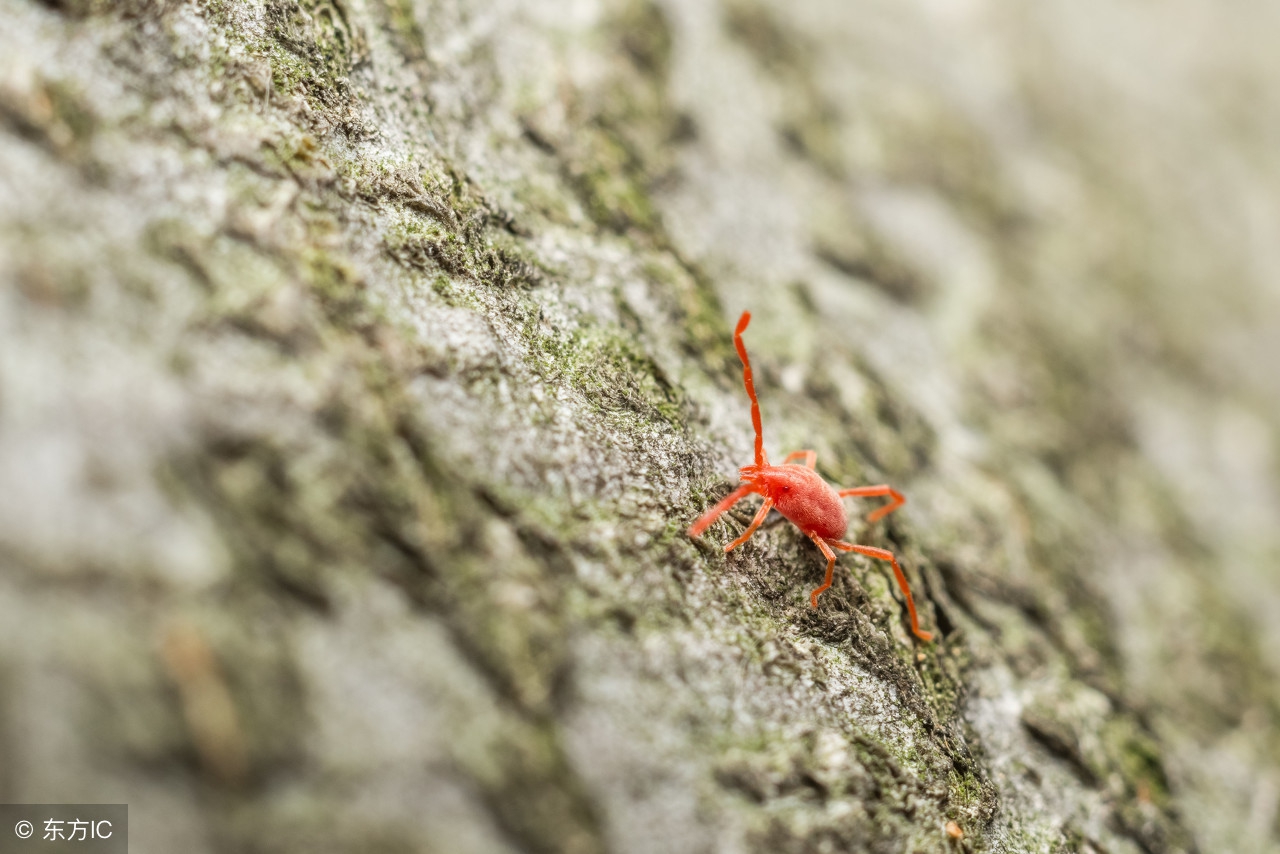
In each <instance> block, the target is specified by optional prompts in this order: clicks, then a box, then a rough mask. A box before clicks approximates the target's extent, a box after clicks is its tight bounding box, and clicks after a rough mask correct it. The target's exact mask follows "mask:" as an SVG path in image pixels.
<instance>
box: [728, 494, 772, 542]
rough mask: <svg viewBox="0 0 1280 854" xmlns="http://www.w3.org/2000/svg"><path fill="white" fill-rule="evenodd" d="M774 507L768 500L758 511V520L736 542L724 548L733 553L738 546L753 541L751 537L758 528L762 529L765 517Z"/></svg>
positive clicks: (753, 520) (753, 521) (752, 522)
mask: <svg viewBox="0 0 1280 854" xmlns="http://www.w3.org/2000/svg"><path fill="white" fill-rule="evenodd" d="M772 507H773V502H772V501H771V500H769V499H768V498H766V499H765V500H764V503H763V504H761V505H760V509H759V510H757V511H756V518H754V519H752V520H751V524H750V525H748V526H747V530H745V531H743V532H742V536H741V537H738V539H736V540H734V541H733V542H732V543H729V545H727V546H725V547H724V550H725V551H726V552H731V551H733V550H734V549H736V548H737V547H738V546H740V545H742V544H743V543H745V542H746V541H747V540H749V539H751V535H752V534H754V533H755V532H756V528H759V527H760V523H761V522H763V521H764V517H765V516H768V515H769V510H770V509H771V508H772Z"/></svg>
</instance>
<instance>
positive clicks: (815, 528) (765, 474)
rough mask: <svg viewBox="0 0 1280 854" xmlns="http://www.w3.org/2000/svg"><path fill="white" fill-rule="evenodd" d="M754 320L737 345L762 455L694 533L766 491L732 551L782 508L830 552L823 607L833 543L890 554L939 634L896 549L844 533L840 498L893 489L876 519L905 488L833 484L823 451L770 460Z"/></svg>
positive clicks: (922, 634)
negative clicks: (751, 353)
mask: <svg viewBox="0 0 1280 854" xmlns="http://www.w3.org/2000/svg"><path fill="white" fill-rule="evenodd" d="M750 322H751V312H749V311H744V312H743V313H742V317H741V318H739V320H738V327H737V329H735V330H734V331H733V346H734V347H736V348H738V358H740V359H742V384H743V385H744V386H746V388H747V397H749V398H751V423H752V425H753V426H754V427H755V428H756V461H755V463H754V464H752V465H749V466H743V467H742V468H740V469H739V470H738V476H739V477H740V478H741V479H742V483H741V484H739V486H738V488H737V489H735V490H734V491H733V492H730V493H729V494H728V495H726V496H725V497H724V498H723V499H722V500H721V501H720V503H719V504H717V505H716V506H715V507H712V508H711V509H710V510H708V511H707V512H706V513H704V514H703V515H702V518H700V519H698V521H696V522H694V523H693V524H692V525H690V526H689V536H690V537H696V536H699V535H700V534H701V533H702V532H703V531H705V530H706V529H707V526H709V525H710V524H711V523H712V522H714V521H715V520H716V519H717V518H719V516H720V514H721V513H724V512H725V511H726V510H728V509H729V508H730V507H732V506H733V505H735V504H737V503H738V502H739V501H741V500H742V499H744V498H746V497H747V496H748V495H750V494H751V493H753V492H754V493H756V494H758V495H762V496H764V504H762V505H760V509H759V510H757V511H756V516H755V518H754V519H752V520H751V524H750V525H748V526H747V530H745V531H743V532H742V536H740V537H738V539H736V540H734V541H733V542H732V543H729V545H727V546H725V547H724V550H725V551H726V552H730V551H733V550H734V549H736V548H737V547H738V546H740V545H742V544H743V543H745V542H746V541H747V540H748V539H749V538H750V537H751V535H752V534H754V533H755V531H756V528H759V527H760V523H762V522H763V521H764V517H766V516H768V515H769V510H770V509H777V511H778V512H779V513H781V514H782V515H783V516H786V517H787V518H788V519H790V520H791V521H792V522H793V523H795V525H796V527H798V528H799V529H800V530H801V531H803V532H804V534H805V535H806V536H807V537H808V538H809V539H811V540H813V542H814V544H815V545H816V546H817V547H818V548H819V549H820V550H821V551H822V553H823V554H824V555H826V558H827V577H826V579H825V580H824V581H823V582H822V586H821V587H819V588H818V589H816V590H814V591H813V592H812V593H810V594H809V604H810V605H811V606H813V607H814V608H817V607H818V596H820V595H821V594H822V593H823V592H824V591H825V590H826V589H827V588H828V587H830V586H831V575H832V573H833V572H834V571H835V565H836V553H835V552H833V551H832V549H839V550H840V551H842V552H857V553H858V554H863V555H866V556H867V557H873V558H876V559H877V560H887V561H889V563H891V564H893V574H894V575H895V576H897V579H898V586H899V587H901V588H902V594H903V595H904V596H905V597H906V599H907V611H908V612H909V613H910V614H911V631H912V632H913V633H914V634H915V636H916V637H918V638H920V640H922V641H929V640H933V635H932V634H930V633H929V632H926V631H921V629H920V620H919V618H918V617H917V616H916V603H915V602H914V601H913V600H912V598H911V588H910V587H909V586H908V585H907V577H906V576H905V575H903V574H902V567H900V566H898V560H897V558H895V557H894V556H893V552H890V551H887V550H885V549H877V548H872V547H871V546H859V545H855V544H854V543H846V542H843V541H841V539H840V538H841V537H843V536H844V532H845V529H846V528H848V527H849V519H848V517H847V516H846V515H845V512H844V505H843V504H841V503H840V499H841V498H844V497H846V496H850V495H852V496H860V497H869V496H880V495H887V496H889V497H890V498H892V499H893V501H892V502H891V503H889V504H886V505H885V506H883V507H881V508H879V509H878V510H875V511H873V512H872V513H871V514H870V515H869V516H867V521H869V522H875V521H877V520H879V519H883V518H884V517H885V516H887V515H888V514H890V513H892V512H893V511H894V510H897V509H898V508H899V507H901V506H902V505H903V504H905V503H906V501H907V499H906V498H904V497H903V496H902V493H900V492H898V491H897V490H896V489H893V488H891V487H889V486H886V485H884V484H881V485H879V486H858V487H854V488H853V489H841V490H836V489H833V488H832V487H831V485H830V484H828V483H827V482H826V481H825V480H823V479H822V476H821V475H819V474H818V473H817V472H816V471H814V470H813V466H814V463H815V462H817V459H818V455H817V454H816V453H815V452H813V451H792V452H791V453H789V454H787V458H786V459H784V460H783V461H782V465H780V466H771V465H769V460H768V458H767V457H766V456H765V453H764V435H763V434H762V433H761V427H760V401H759V400H757V399H756V387H755V383H754V382H753V381H752V379H751V362H750V360H749V359H747V348H746V347H744V346H743V344H742V333H743V331H745V330H746V328H747V324H748V323H750ZM798 459H803V460H804V463H803V464H802V465H789V463H791V461H792V460H798Z"/></svg>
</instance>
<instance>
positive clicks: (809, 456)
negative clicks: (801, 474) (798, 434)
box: [782, 451, 818, 469]
mask: <svg viewBox="0 0 1280 854" xmlns="http://www.w3.org/2000/svg"><path fill="white" fill-rule="evenodd" d="M800 457H804V467H805V468H807V469H811V468H813V466H814V464H815V463H817V462H818V452H817V451H792V452H791V453H789V454H787V458H786V459H785V460H783V461H782V464H783V465H784V466H785V465H786V464H787V463H789V462H791V461H792V460H796V459H799V458H800Z"/></svg>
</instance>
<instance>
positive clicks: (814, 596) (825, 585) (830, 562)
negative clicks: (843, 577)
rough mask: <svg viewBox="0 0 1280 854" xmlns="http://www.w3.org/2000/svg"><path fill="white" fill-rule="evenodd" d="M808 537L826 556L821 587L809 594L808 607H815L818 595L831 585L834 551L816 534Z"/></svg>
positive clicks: (834, 565) (834, 564) (834, 560)
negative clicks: (825, 574) (825, 571)
mask: <svg viewBox="0 0 1280 854" xmlns="http://www.w3.org/2000/svg"><path fill="white" fill-rule="evenodd" d="M809 539H811V540H813V542H814V543H815V544H816V545H817V547H818V548H820V549H822V553H823V554H824V555H826V556H827V577H826V578H825V579H824V580H823V582H822V586H821V587H819V588H817V589H816V590H814V591H813V592H811V593H810V594H809V607H811V608H817V607H818V597H819V596H821V595H822V594H823V593H825V592H826V591H827V588H828V587H830V586H831V578H832V576H833V575H834V574H835V570H836V553H835V552H833V551H831V547H830V546H829V545H827V543H826V541H825V540H823V539H822V537H819V536H818V535H817V534H810V535H809Z"/></svg>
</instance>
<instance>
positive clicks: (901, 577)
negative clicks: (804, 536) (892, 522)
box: [815, 508, 933, 641]
mask: <svg viewBox="0 0 1280 854" xmlns="http://www.w3.org/2000/svg"><path fill="white" fill-rule="evenodd" d="M881 509H882V510H883V509H884V508H881ZM829 542H830V543H831V545H832V546H834V547H835V548H837V549H839V550H840V551H842V552H857V553H858V554H860V555H866V556H867V557H873V558H875V559H876V560H887V561H889V563H891V564H893V574H894V575H895V576H897V578H898V586H899V587H901V588H902V595H903V596H905V597H907V613H909V614H910V615H911V632H912V634H914V635H915V636H916V637H918V638H920V640H922V641H931V640H933V635H932V634H931V633H929V632H925V631H921V630H920V618H919V617H917V616H916V603H915V600H914V599H912V598H911V587H910V586H909V585H908V584H907V576H906V575H905V574H903V572H902V567H900V566H898V559H897V558H896V557H894V556H893V552H891V551H888V550H886V549H877V548H874V547H872V546H859V545H855V544H853V543H842V542H840V541H839V540H830V541H829ZM823 551H827V550H826V549H823ZM828 553H829V552H828ZM830 586H831V578H830V572H829V571H828V578H827V587H830ZM822 589H823V590H825V589H826V587H824V588H822ZM815 601H816V600H815Z"/></svg>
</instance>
